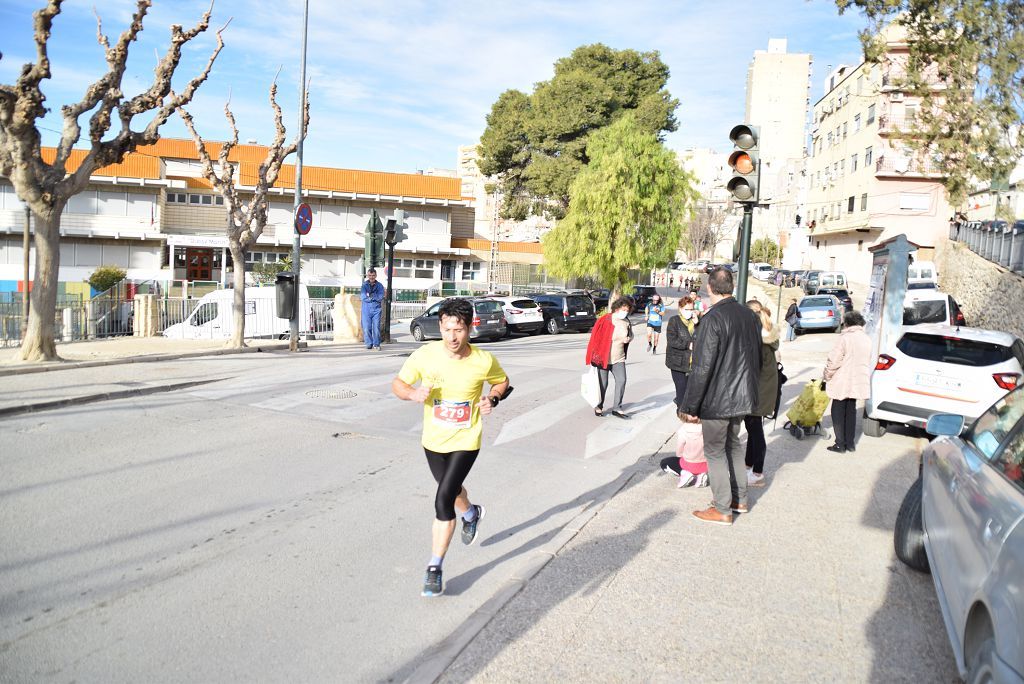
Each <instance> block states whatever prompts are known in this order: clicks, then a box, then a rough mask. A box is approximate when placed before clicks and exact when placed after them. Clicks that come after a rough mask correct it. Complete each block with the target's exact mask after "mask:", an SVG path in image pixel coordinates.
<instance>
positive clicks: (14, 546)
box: [0, 334, 674, 681]
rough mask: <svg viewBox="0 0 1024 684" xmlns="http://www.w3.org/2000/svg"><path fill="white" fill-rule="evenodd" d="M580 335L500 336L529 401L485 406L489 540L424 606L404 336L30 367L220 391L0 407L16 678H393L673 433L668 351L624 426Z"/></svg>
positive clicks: (647, 371)
mask: <svg viewBox="0 0 1024 684" xmlns="http://www.w3.org/2000/svg"><path fill="white" fill-rule="evenodd" d="M586 339H587V336H585V335H579V334H563V335H559V336H556V337H550V336H539V337H522V338H512V339H508V340H503V341H501V342H498V343H494V344H489V345H486V346H487V348H488V349H491V350H492V351H494V352H496V353H497V355H498V356H499V359H500V360H501V362H502V363H503V365H504V367H505V369H506V371H507V372H508V373H509V375H510V377H511V379H512V382H513V385H514V386H515V387H516V392H515V394H514V395H512V396H511V397H510V399H509V401H508V402H505V403H503V404H502V405H501V406H500V407H499V408H498V409H497V410H496V411H495V413H494V414H493V415H492V416H491V417H489V418H488V419H487V424H486V429H485V433H486V439H485V447H484V451H483V454H482V456H481V458H480V460H479V461H478V463H477V465H476V467H475V468H474V470H473V473H472V474H471V477H470V480H469V481H468V482H467V486H468V488H469V490H470V492H471V494H472V496H473V500H474V501H479V502H481V503H484V504H485V505H486V506H487V511H488V512H487V518H486V519H485V521H484V523H482V525H481V532H480V534H481V535H482V536H481V541H479V542H478V544H477V545H476V546H474V547H472V548H468V549H467V548H464V547H462V546H461V545H460V544H458V543H457V542H456V544H455V546H454V547H453V550H452V552H451V553H450V555H449V558H448V561H447V562H446V564H445V569H446V580H447V588H446V595H445V598H444V599H443V600H441V601H426V600H423V599H421V598H420V597H419V590H420V588H421V584H422V573H423V568H424V566H425V564H426V561H427V560H428V558H429V532H430V523H431V519H432V517H433V501H432V499H433V486H432V480H431V478H430V475H429V471H428V470H427V468H426V464H425V463H424V459H423V456H422V451H421V449H420V447H419V431H420V425H421V408H420V407H419V406H418V405H413V404H411V403H406V402H400V401H398V400H397V399H395V398H394V397H393V396H392V395H391V394H390V390H389V387H390V381H391V379H392V377H393V376H394V375H395V374H396V372H397V371H398V369H399V368H400V367H401V364H402V362H403V361H404V357H405V355H407V354H408V353H409V351H410V350H411V349H412V347H411V346H406V345H402V346H403V349H404V351H401V352H398V353H389V352H382V353H366V352H353V351H352V350H351V349H346V348H318V349H313V350H311V351H310V352H308V353H305V354H300V355H291V356H289V355H287V354H247V355H240V356H232V357H211V358H201V359H188V360H182V361H176V362H167V363H149V364H137V365H133V366H110V367H105V368H93V369H82V370H76V371H60V372H58V373H43V374H38V375H34V376H26V377H25V378H24V379H23V382H34V383H37V384H38V385H39V387H38V393H43V392H44V391H45V385H46V384H47V383H53V382H55V381H58V380H59V382H62V383H68V384H82V385H89V386H90V387H95V386H104V385H113V386H125V387H133V386H144V385H146V384H147V383H155V382H167V383H171V382H173V383H185V382H196V381H209V384H204V385H200V386H196V387H192V388H189V389H185V390H180V391H174V392H169V393H160V394H151V395H145V396H138V397H132V398H129V399H123V400H119V401H106V402H100V403H93V404H87V405H82V406H73V407H68V408H65V409H60V410H53V411H48V412H45V413H39V414H32V415H24V416H16V417H11V418H7V419H5V420H3V421H0V431H2V433H3V438H2V439H3V444H4V452H5V456H4V457H3V459H2V482H3V485H2V487H3V489H2V491H0V501H3V514H2V517H3V521H2V527H3V529H4V543H3V544H2V547H3V550H2V551H0V586H3V587H4V589H3V590H2V598H0V613H2V615H3V617H2V618H0V625H2V626H0V630H2V635H0V641H2V643H3V646H2V650H0V669H2V670H3V671H6V672H7V673H8V674H9V675H13V676H14V678H15V679H17V680H21V681H25V680H38V679H49V678H53V679H57V680H70V679H76V680H87V681H89V680H91V681H97V680H105V681H110V680H116V681H132V680H142V679H150V678H152V677H153V674H154V673H160V675H159V677H158V678H159V679H163V680H170V681H185V680H206V681H211V680H213V681H215V680H229V679H253V678H261V679H294V678H298V679H309V678H316V679H322V680H335V681H337V680H342V679H346V680H351V679H358V680H381V679H387V678H389V677H393V676H401V674H402V673H403V672H404V671H406V670H407V669H408V667H409V666H410V665H411V664H412V663H414V662H415V661H416V659H417V656H418V655H419V654H420V653H421V652H422V651H424V650H425V649H427V648H428V647H429V646H430V645H431V644H433V643H435V642H437V641H438V640H440V639H441V638H443V637H444V636H446V635H448V634H449V633H450V632H452V631H453V630H455V629H456V628H457V627H458V626H459V625H460V624H461V623H462V621H463V620H465V619H466V617H467V616H469V615H470V614H471V613H472V612H473V611H474V610H475V609H476V608H477V607H478V606H479V605H480V604H481V603H482V602H483V601H484V600H486V599H487V598H488V597H489V596H491V594H493V593H494V591H495V590H496V588H497V587H499V586H501V584H502V583H503V582H504V581H505V580H507V579H508V578H510V577H512V576H513V575H514V574H515V573H516V571H517V570H518V569H519V566H521V565H522V562H523V560H524V559H525V558H526V557H527V556H528V555H529V554H530V553H531V552H532V551H534V550H536V549H538V548H540V547H542V546H543V545H544V544H545V543H547V542H549V541H550V540H551V539H552V538H553V537H554V536H555V533H556V532H557V531H558V530H559V528H560V527H561V526H563V525H564V524H565V523H566V522H567V521H569V520H571V519H572V518H573V517H574V516H575V515H576V514H577V513H578V512H579V511H581V510H582V509H583V508H584V507H585V506H587V505H588V504H589V503H591V502H592V501H593V500H594V498H595V497H596V496H598V495H599V493H600V492H601V491H602V488H603V487H604V486H606V485H607V484H608V483H609V482H610V481H613V480H614V479H615V478H616V477H617V476H618V475H619V474H620V473H621V472H622V471H623V469H625V468H626V467H628V466H630V465H632V464H634V463H635V462H636V461H637V460H638V458H640V457H641V456H643V455H645V454H649V453H651V452H652V451H654V450H656V449H657V448H658V447H659V446H660V445H661V443H663V442H664V441H665V440H666V439H667V438H668V436H669V435H671V434H672V430H673V428H674V426H673V424H672V421H671V420H661V421H660V423H658V421H659V419H660V418H663V417H665V416H668V417H671V410H670V409H669V405H670V403H671V387H672V384H671V380H670V378H669V374H668V372H667V370H666V369H665V368H664V365H663V362H664V359H663V357H662V356H660V355H659V356H651V355H644V354H642V353H639V352H638V351H634V355H633V358H634V359H635V360H636V361H635V363H631V364H630V366H629V376H630V377H629V381H628V386H627V394H626V399H627V401H628V402H631V405H630V406H628V407H627V408H628V409H629V410H630V411H632V412H633V413H634V414H635V415H634V418H633V419H632V420H630V421H622V420H619V419H616V418H612V417H607V418H604V419H598V418H595V417H594V416H593V415H592V413H591V410H590V409H589V408H588V407H587V406H586V405H585V404H584V403H583V402H582V401H581V400H580V398H579V376H580V372H581V370H582V367H583V366H582V359H583V350H584V347H585V343H586ZM639 346H640V345H637V347H639ZM640 351H642V350H640ZM68 373H75V374H78V375H77V376H75V377H74V378H72V376H69V375H65V374H68ZM34 394H35V393H33V395H34ZM672 420H674V418H673V419H672ZM213 654H215V657H211V656H213ZM296 662H301V663H303V665H302V667H301V668H300V669H299V670H298V672H297V671H296ZM303 674H305V675H306V676H303Z"/></svg>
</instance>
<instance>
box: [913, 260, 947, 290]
mask: <svg viewBox="0 0 1024 684" xmlns="http://www.w3.org/2000/svg"><path fill="white" fill-rule="evenodd" d="M938 288H939V273H938V271H936V270H935V264H934V263H933V262H931V261H915V262H914V263H912V264H910V266H908V267H907V289H908V290H937V289H938Z"/></svg>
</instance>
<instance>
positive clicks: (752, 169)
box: [725, 124, 761, 204]
mask: <svg viewBox="0 0 1024 684" xmlns="http://www.w3.org/2000/svg"><path fill="white" fill-rule="evenodd" d="M759 137H760V131H759V129H758V128H757V126H751V125H750V124H740V125H739V126H734V127H733V129H732V131H731V132H730V133H729V140H731V141H732V144H733V152H732V154H730V155H729V168H731V169H732V177H731V178H730V179H729V182H728V183H727V184H726V186H725V188H726V189H727V190H728V191H729V194H730V195H732V196H733V198H734V199H736V200H738V201H740V202H750V203H752V204H757V201H758V195H759V188H758V186H759V185H760V180H761V158H760V150H759V148H758V145H759V142H760V141H759Z"/></svg>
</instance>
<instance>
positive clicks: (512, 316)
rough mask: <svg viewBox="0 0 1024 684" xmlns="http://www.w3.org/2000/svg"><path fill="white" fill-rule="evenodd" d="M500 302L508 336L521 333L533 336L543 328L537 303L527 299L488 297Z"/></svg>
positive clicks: (541, 313) (542, 317)
mask: <svg viewBox="0 0 1024 684" xmlns="http://www.w3.org/2000/svg"><path fill="white" fill-rule="evenodd" d="M489 299H493V300H494V301H496V302H501V309H502V311H504V312H505V322H506V323H507V324H508V334H512V333H513V332H523V333H529V334H531V335H533V334H534V333H537V332H540V331H541V330H542V329H543V328H544V312H543V311H542V310H541V308H540V306H539V305H538V304H537V302H535V301H533V300H532V299H530V298H529V297H522V296H520V297H489Z"/></svg>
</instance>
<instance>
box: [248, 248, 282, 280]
mask: <svg viewBox="0 0 1024 684" xmlns="http://www.w3.org/2000/svg"><path fill="white" fill-rule="evenodd" d="M290 270H292V255H291V254H287V255H285V256H284V257H282V258H281V259H280V260H278V261H267V262H262V261H261V262H259V263H255V264H253V265H252V268H251V269H250V271H249V272H250V273H251V274H252V279H253V280H254V281H255V282H256V284H257V285H273V284H274V283H275V282H277V274H278V273H283V272H285V271H290Z"/></svg>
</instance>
